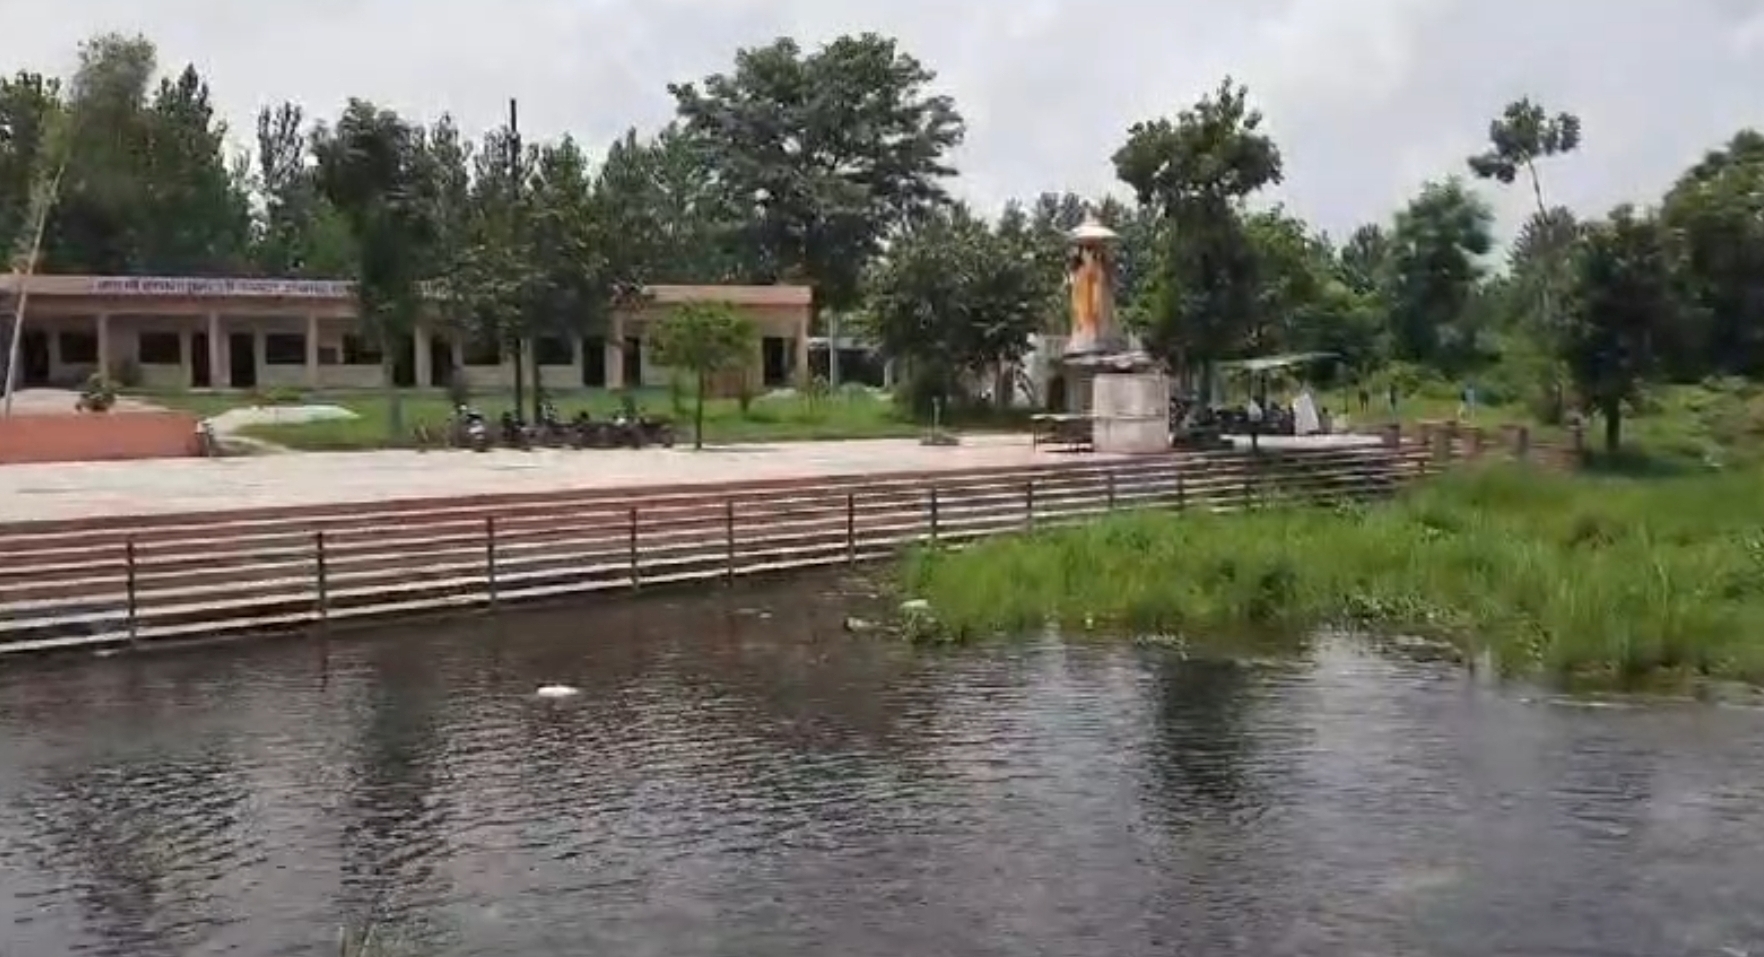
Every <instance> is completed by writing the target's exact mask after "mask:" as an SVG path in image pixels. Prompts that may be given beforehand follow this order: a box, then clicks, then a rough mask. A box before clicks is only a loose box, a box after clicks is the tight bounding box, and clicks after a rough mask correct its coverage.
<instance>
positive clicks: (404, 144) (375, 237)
mask: <svg viewBox="0 0 1764 957" xmlns="http://www.w3.org/2000/svg"><path fill="white" fill-rule="evenodd" d="M313 153H314V155H315V156H316V158H317V160H318V184H319V190H320V192H321V193H323V195H324V196H325V198H326V199H328V200H329V201H330V202H331V204H332V205H334V206H335V207H336V208H337V210H338V211H339V212H340V213H341V214H342V215H343V217H344V218H345V219H346V220H347V221H348V223H349V226H350V231H351V232H352V233H353V234H354V236H355V241H356V246H357V249H358V250H359V255H360V265H359V267H358V268H357V270H356V282H355V298H356V304H357V312H358V314H359V315H360V317H361V321H362V323H363V324H364V325H365V326H366V327H367V330H368V334H369V335H370V336H372V338H373V339H374V341H375V343H376V344H377V345H378V346H379V349H380V371H381V375H382V376H383V379H384V385H385V388H386V390H387V397H388V399H389V403H388V404H389V406H390V416H389V420H388V421H389V428H390V430H391V432H392V437H393V438H394V439H397V438H401V437H402V436H403V433H404V422H403V415H402V406H401V402H400V396H399V390H398V385H397V377H396V364H397V353H398V351H399V350H400V349H401V348H403V347H404V344H405V343H406V342H407V341H408V339H407V337H408V336H409V335H410V334H411V332H412V329H413V328H414V327H415V325H416V321H417V316H418V314H419V312H420V311H421V309H422V305H423V292H422V286H421V284H422V281H423V280H425V279H427V278H429V277H428V276H427V275H425V267H426V266H427V265H428V264H429V263H430V262H431V261H432V260H431V258H430V249H431V247H432V245H433V243H434V242H435V238H436V226H435V220H434V211H435V208H436V202H435V190H436V176H435V171H434V169H433V168H432V166H431V164H430V162H429V160H428V157H427V155H426V153H425V150H424V145H423V134H422V131H421V129H420V128H418V127H414V126H412V125H410V124H409V123H407V122H405V121H404V120H403V119H402V118H400V117H399V116H398V114H396V113H393V112H392V111H390V110H382V109H380V108H378V107H376V106H374V105H373V104H372V103H369V102H367V101H366V100H350V101H349V106H348V107H347V108H345V109H344V111H343V115H342V116H341V117H340V118H339V119H338V120H337V125H336V126H335V127H334V128H330V129H326V128H323V127H321V128H319V129H318V130H316V131H315V132H314V134H313Z"/></svg>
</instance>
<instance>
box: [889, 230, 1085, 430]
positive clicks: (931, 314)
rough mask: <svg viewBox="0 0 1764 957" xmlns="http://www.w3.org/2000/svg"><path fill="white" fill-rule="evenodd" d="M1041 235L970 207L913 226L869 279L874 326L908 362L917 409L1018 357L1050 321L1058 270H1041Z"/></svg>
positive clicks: (946, 397)
mask: <svg viewBox="0 0 1764 957" xmlns="http://www.w3.org/2000/svg"><path fill="white" fill-rule="evenodd" d="M1036 252H1037V249H1036V245H1035V239H1034V237H1033V236H1032V235H1031V234H1030V233H1029V232H1028V231H1027V229H1026V228H1024V227H1022V226H1013V225H1011V224H1009V223H1006V224H1004V225H1002V226H1001V227H1000V228H999V229H992V228H990V227H989V226H988V225H987V223H986V222H985V221H984V220H982V219H980V218H978V217H976V216H975V215H973V214H972V213H971V212H969V211H968V210H967V208H966V207H963V206H955V207H952V208H951V209H949V210H947V211H942V212H938V213H935V214H931V215H928V216H925V217H922V218H921V219H919V220H918V221H916V222H914V223H913V224H912V225H911V226H909V227H908V228H907V229H906V231H905V232H903V233H902V235H901V236H900V238H899V239H898V240H896V242H895V243H894V245H893V246H892V247H891V248H890V249H889V251H888V255H887V256H886V257H884V258H883V259H882V260H881V261H880V262H878V263H877V266H876V268H875V269H874V270H873V271H872V273H871V275H870V277H869V282H868V283H867V286H868V292H869V310H868V312H867V314H866V319H865V322H866V324H867V326H868V330H867V331H868V332H869V334H870V335H871V336H872V337H873V338H874V339H875V340H876V342H877V343H879V344H880V345H881V346H882V349H883V350H884V351H885V352H886V353H887V354H889V355H890V356H894V357H897V358H901V359H904V360H906V362H907V364H908V365H909V366H910V367H911V369H912V374H911V377H912V380H913V382H914V383H915V388H912V389H909V390H908V395H909V396H911V397H912V398H913V401H914V408H915V409H917V410H918V411H920V412H921V413H922V412H924V411H925V410H926V409H927V408H928V405H919V404H918V402H919V401H921V400H923V401H925V402H927V403H928V402H929V400H930V399H932V398H935V397H939V396H941V397H942V398H943V399H944V401H945V402H949V401H950V400H951V399H953V398H954V397H956V396H958V395H960V394H961V393H962V392H963V391H964V388H963V386H964V379H972V378H978V377H981V376H984V375H986V374H987V373H988V371H989V370H991V369H993V368H995V367H997V366H999V365H1001V364H1003V365H1009V364H1012V363H1015V362H1016V361H1018V360H1019V359H1020V358H1022V356H1023V355H1024V354H1025V353H1026V352H1028V349H1029V336H1030V335H1031V334H1033V333H1035V332H1036V331H1038V330H1039V329H1040V328H1041V324H1042V317H1043V315H1045V311H1046V309H1047V308H1048V302H1049V300H1050V299H1051V298H1052V296H1053V291H1054V290H1055V289H1057V288H1058V287H1057V286H1056V285H1055V283H1054V282H1053V275H1054V274H1050V273H1047V272H1045V271H1043V270H1042V269H1039V268H1037V263H1038V260H1037V258H1036Z"/></svg>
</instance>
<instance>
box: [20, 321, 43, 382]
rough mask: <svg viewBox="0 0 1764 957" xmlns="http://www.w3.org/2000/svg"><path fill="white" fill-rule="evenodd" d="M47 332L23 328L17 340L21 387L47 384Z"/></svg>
mask: <svg viewBox="0 0 1764 957" xmlns="http://www.w3.org/2000/svg"><path fill="white" fill-rule="evenodd" d="M50 367H51V363H50V362H49V333H47V332H44V331H42V330H40V329H39V330H36V331H32V330H29V329H27V330H25V333H24V336H23V337H22V338H20V339H19V340H18V384H19V386H20V387H21V388H26V389H28V388H30V387H32V386H43V385H48V384H49V373H50Z"/></svg>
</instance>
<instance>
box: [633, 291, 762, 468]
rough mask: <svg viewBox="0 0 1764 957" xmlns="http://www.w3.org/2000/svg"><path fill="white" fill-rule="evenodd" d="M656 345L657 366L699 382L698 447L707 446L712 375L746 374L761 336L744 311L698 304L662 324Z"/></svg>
mask: <svg viewBox="0 0 1764 957" xmlns="http://www.w3.org/2000/svg"><path fill="white" fill-rule="evenodd" d="M650 342H651V344H652V345H653V346H654V348H655V357H656V361H657V362H659V363H661V364H662V365H665V366H669V367H671V368H673V369H675V370H677V371H679V372H684V373H689V374H690V375H692V377H693V378H694V379H695V380H696V381H695V385H696V389H695V390H694V391H695V392H696V393H697V395H696V397H695V399H694V403H693V413H692V446H693V448H703V447H704V404H705V393H706V392H707V391H709V389H710V380H711V377H712V376H715V375H717V374H718V373H721V372H727V371H731V370H742V371H743V372H744V373H745V370H746V368H747V366H748V364H749V363H751V362H752V361H753V356H754V352H755V351H756V350H757V348H758V346H759V339H758V331H757V330H756V329H755V328H754V325H753V323H752V322H750V321H748V319H747V318H746V317H745V316H743V315H742V314H741V311H740V310H738V309H736V308H735V307H734V306H731V305H728V304H726V303H693V304H691V305H687V306H681V307H680V308H678V309H675V310H673V311H672V312H670V313H668V315H667V316H666V317H664V318H663V319H662V320H661V322H659V323H657V324H656V327H655V331H654V332H653V333H651V336H650Z"/></svg>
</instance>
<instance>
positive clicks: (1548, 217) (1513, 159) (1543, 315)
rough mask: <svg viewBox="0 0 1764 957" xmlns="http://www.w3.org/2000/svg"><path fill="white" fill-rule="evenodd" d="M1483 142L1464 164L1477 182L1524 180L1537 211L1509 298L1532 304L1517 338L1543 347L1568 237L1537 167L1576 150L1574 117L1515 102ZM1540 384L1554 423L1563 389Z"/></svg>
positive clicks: (1552, 321)
mask: <svg viewBox="0 0 1764 957" xmlns="http://www.w3.org/2000/svg"><path fill="white" fill-rule="evenodd" d="M1488 141H1489V145H1488V149H1486V150H1484V151H1483V152H1481V153H1477V154H1475V155H1473V156H1471V157H1470V158H1469V159H1468V160H1467V163H1468V164H1469V167H1470V172H1471V173H1472V174H1474V175H1475V176H1476V178H1477V179H1482V180H1493V181H1495V182H1498V183H1502V184H1506V185H1511V184H1512V183H1513V182H1514V181H1515V180H1517V179H1518V178H1519V176H1520V175H1521V174H1524V176H1525V177H1526V178H1527V179H1529V180H1530V181H1531V196H1532V199H1533V201H1534V202H1535V203H1536V207H1537V208H1536V210H1535V211H1534V213H1533V222H1534V223H1535V224H1536V228H1535V229H1534V230H1533V231H1532V235H1531V237H1530V239H1531V241H1532V242H1531V248H1530V249H1529V250H1528V259H1527V260H1526V261H1527V263H1528V264H1529V266H1530V268H1529V269H1528V270H1527V272H1526V273H1525V274H1524V275H1523V276H1522V277H1520V281H1519V282H1518V284H1517V285H1516V286H1515V287H1514V288H1513V289H1512V290H1510V292H1513V293H1519V292H1527V293H1529V294H1530V295H1531V296H1533V297H1534V300H1535V304H1536V310H1537V311H1536V315H1535V316H1533V317H1531V319H1530V321H1528V322H1522V323H1520V324H1519V327H1518V328H1519V331H1520V333H1521V335H1522V336H1524V337H1525V338H1527V339H1529V340H1530V341H1531V342H1533V343H1536V342H1548V341H1549V340H1550V339H1552V338H1554V336H1555V334H1556V333H1555V330H1554V326H1555V325H1556V324H1557V323H1558V322H1559V321H1560V319H1561V317H1560V316H1558V315H1557V314H1556V305H1555V304H1556V300H1557V299H1558V298H1560V292H1559V291H1558V289H1559V287H1561V286H1562V285H1564V284H1565V283H1566V282H1567V276H1566V272H1567V268H1568V263H1567V259H1568V256H1569V252H1570V250H1571V249H1572V248H1573V246H1572V244H1573V240H1574V234H1573V231H1572V230H1565V229H1562V228H1560V227H1561V226H1562V225H1564V224H1563V222H1562V221H1561V218H1560V217H1559V216H1558V215H1556V214H1555V213H1553V212H1552V211H1551V209H1550V206H1549V204H1548V203H1546V202H1545V201H1544V188H1543V177H1542V175H1541V174H1540V173H1539V171H1538V164H1539V163H1540V162H1542V161H1543V160H1546V159H1550V158H1552V157H1557V156H1565V155H1567V154H1569V153H1572V152H1574V151H1575V150H1577V149H1579V148H1580V117H1578V116H1576V115H1574V114H1573V113H1556V114H1554V115H1551V114H1550V113H1549V111H1547V110H1545V109H1544V107H1543V106H1542V105H1541V104H1539V103H1537V102H1535V101H1533V100H1531V99H1529V98H1521V99H1518V100H1514V101H1513V102H1511V103H1508V104H1507V107H1506V109H1504V110H1502V111H1501V115H1500V116H1498V117H1496V118H1495V119H1493V120H1491V121H1490V122H1489V124H1488ZM1546 378H1547V379H1548V381H1547V382H1546V383H1545V388H1546V391H1547V392H1548V393H1549V401H1548V403H1547V404H1546V406H1547V407H1546V410H1545V412H1546V417H1547V418H1551V419H1554V418H1556V417H1557V416H1559V415H1560V414H1561V412H1562V410H1563V407H1564V404H1565V397H1564V395H1563V385H1564V383H1563V382H1562V381H1561V377H1560V376H1556V375H1554V374H1547V375H1546Z"/></svg>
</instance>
